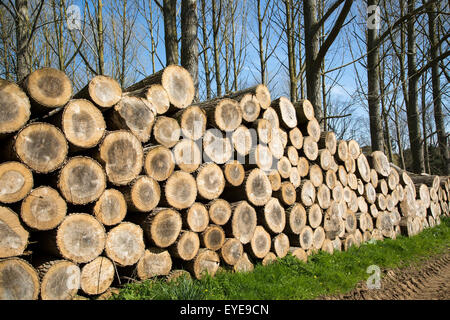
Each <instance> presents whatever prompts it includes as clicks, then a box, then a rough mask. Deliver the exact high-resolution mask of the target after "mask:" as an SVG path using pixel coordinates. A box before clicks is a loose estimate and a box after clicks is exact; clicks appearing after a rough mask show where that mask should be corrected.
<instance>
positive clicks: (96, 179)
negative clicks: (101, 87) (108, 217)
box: [58, 156, 106, 205]
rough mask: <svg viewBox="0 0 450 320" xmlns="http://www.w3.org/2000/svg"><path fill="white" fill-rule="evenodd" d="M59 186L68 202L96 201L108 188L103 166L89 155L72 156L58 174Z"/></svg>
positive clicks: (83, 202) (84, 202)
mask: <svg viewBox="0 0 450 320" xmlns="http://www.w3.org/2000/svg"><path fill="white" fill-rule="evenodd" d="M58 188H59V190H60V191H61V194H62V195H63V197H64V198H65V199H66V201H67V202H70V203H73V204H78V205H81V204H87V203H90V202H93V201H96V200H97V199H98V198H99V197H100V196H101V195H102V193H103V191H104V190H105V188H106V177H105V173H104V171H103V168H102V166H101V165H100V164H99V163H98V162H97V161H95V160H94V159H91V158H89V157H84V156H76V157H73V158H70V159H69V160H68V161H67V162H66V164H65V165H64V167H63V168H62V169H61V171H60V173H59V176H58Z"/></svg>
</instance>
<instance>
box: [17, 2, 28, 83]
mask: <svg viewBox="0 0 450 320" xmlns="http://www.w3.org/2000/svg"><path fill="white" fill-rule="evenodd" d="M15 10H16V11H17V13H16V16H15V24H16V77H17V81H21V80H22V79H24V78H25V77H26V76H27V75H28V73H30V69H29V68H30V56H29V52H28V51H29V50H28V38H29V33H30V19H29V16H28V1H27V0H16V8H15Z"/></svg>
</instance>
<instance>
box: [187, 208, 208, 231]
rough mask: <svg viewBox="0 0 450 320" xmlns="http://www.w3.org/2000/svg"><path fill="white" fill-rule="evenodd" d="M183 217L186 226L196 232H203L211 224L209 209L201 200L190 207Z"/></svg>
mask: <svg viewBox="0 0 450 320" xmlns="http://www.w3.org/2000/svg"><path fill="white" fill-rule="evenodd" d="M183 219H184V223H185V226H186V227H187V228H189V229H190V230H192V231H194V232H203V231H204V230H205V229H206V227H207V226H208V225H209V215H208V210H207V209H206V207H205V206H204V205H203V204H201V203H199V202H195V203H194V204H193V205H192V206H190V207H189V209H188V210H187V212H186V214H185V215H183Z"/></svg>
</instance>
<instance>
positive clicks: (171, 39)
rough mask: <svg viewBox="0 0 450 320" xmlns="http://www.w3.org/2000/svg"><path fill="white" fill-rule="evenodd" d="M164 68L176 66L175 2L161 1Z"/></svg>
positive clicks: (170, 0)
mask: <svg viewBox="0 0 450 320" xmlns="http://www.w3.org/2000/svg"><path fill="white" fill-rule="evenodd" d="M163 15H164V43H165V47H166V66H169V65H171V64H175V65H178V36H177V1H176V0H164V1H163Z"/></svg>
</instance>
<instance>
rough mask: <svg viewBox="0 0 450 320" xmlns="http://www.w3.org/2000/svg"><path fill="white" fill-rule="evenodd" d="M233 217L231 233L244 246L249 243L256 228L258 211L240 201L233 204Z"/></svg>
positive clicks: (245, 202)
mask: <svg viewBox="0 0 450 320" xmlns="http://www.w3.org/2000/svg"><path fill="white" fill-rule="evenodd" d="M231 208H232V210H233V216H232V217H231V222H230V230H229V233H230V235H231V236H233V237H234V238H236V239H238V240H239V241H240V242H241V243H242V244H246V243H249V242H250V241H251V239H252V238H253V234H254V232H255V228H256V223H257V219H256V211H255V209H254V208H253V207H252V206H251V205H250V204H249V203H248V202H247V201H240V202H237V203H233V204H231Z"/></svg>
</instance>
